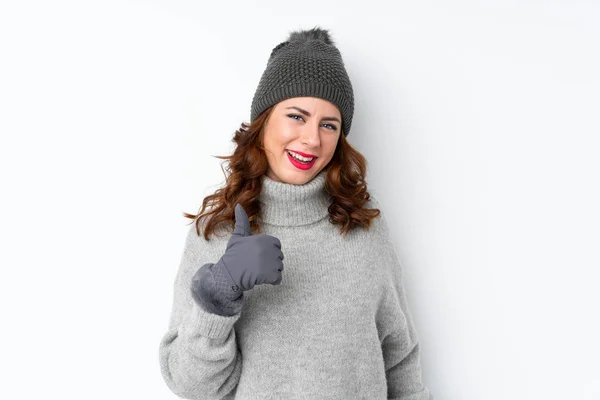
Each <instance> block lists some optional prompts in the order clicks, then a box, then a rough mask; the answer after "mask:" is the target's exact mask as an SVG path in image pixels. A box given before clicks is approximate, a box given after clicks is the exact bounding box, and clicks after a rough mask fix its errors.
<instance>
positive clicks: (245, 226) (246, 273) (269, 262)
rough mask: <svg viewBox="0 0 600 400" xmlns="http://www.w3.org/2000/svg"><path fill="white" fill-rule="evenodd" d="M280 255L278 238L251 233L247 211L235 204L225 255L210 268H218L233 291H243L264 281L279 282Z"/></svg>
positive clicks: (281, 255)
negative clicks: (232, 229) (232, 227)
mask: <svg viewBox="0 0 600 400" xmlns="http://www.w3.org/2000/svg"><path fill="white" fill-rule="evenodd" d="M283 258H284V256H283V252H282V251H281V242H280V240H279V239H278V238H276V237H274V236H271V235H266V234H258V235H252V232H251V230H250V222H249V221H248V214H246V211H245V210H244V208H243V207H242V206H241V205H240V204H236V206H235V229H234V231H233V233H232V235H231V237H230V238H229V241H228V242H227V249H226V251H225V254H223V256H222V257H221V259H220V260H219V261H218V262H217V263H216V264H215V265H214V266H213V267H212V268H213V270H214V269H215V268H217V269H221V271H222V272H223V276H225V277H227V278H229V283H230V284H231V290H232V291H234V292H237V291H240V290H241V291H246V290H250V289H252V288H253V287H254V286H255V285H259V284H264V283H270V284H272V285H279V284H280V283H281V280H282V271H283Z"/></svg>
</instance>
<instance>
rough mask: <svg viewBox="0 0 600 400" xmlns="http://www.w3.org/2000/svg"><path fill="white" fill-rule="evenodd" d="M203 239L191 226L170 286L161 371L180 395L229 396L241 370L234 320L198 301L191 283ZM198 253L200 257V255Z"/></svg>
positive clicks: (211, 397) (167, 381) (231, 396)
mask: <svg viewBox="0 0 600 400" xmlns="http://www.w3.org/2000/svg"><path fill="white" fill-rule="evenodd" d="M204 243H205V239H204V238H203V237H201V236H198V235H197V234H196V231H195V226H194V225H192V227H191V229H190V231H189V233H188V236H187V238H186V243H185V248H184V251H183V255H182V257H181V262H180V265H179V269H178V271H177V274H176V277H175V282H174V287H173V304H172V310H171V316H170V321H169V327H168V330H167V331H166V333H165V334H164V335H163V337H162V340H161V341H160V345H159V361H160V369H161V373H162V376H163V379H164V381H165V382H166V384H167V386H168V387H169V389H170V390H171V391H172V392H173V393H175V394H176V395H178V396H179V397H181V398H184V399H203V400H204V399H232V398H233V397H234V394H235V390H236V388H237V384H238V382H239V378H240V375H241V370H242V354H241V353H240V351H239V348H238V346H237V342H236V333H235V329H234V324H235V323H236V321H237V320H238V319H239V317H240V315H241V313H237V314H235V315H232V316H222V315H217V314H214V313H211V312H209V311H208V310H206V309H205V308H204V307H202V306H201V305H200V304H199V303H197V302H196V301H195V300H194V298H193V296H192V290H191V281H192V277H193V275H194V274H195V272H196V271H197V270H198V268H200V266H201V265H203V264H204V263H206V262H208V260H202V256H201V255H202V254H204V252H203V247H202V246H203V245H204ZM198 255H200V256H198Z"/></svg>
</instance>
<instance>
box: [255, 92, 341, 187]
mask: <svg viewBox="0 0 600 400" xmlns="http://www.w3.org/2000/svg"><path fill="white" fill-rule="evenodd" d="M341 121H342V116H341V114H340V111H339V110H338V108H337V106H335V105H334V104H333V103H330V102H329V101H327V100H323V99H320V98H317V97H294V98H291V99H286V100H283V101H281V102H279V103H278V104H277V105H276V106H275V108H274V109H273V112H272V113H271V116H270V117H269V120H268V121H267V123H266V125H265V131H264V147H265V150H266V153H267V159H268V161H269V168H268V170H267V173H266V175H267V176H268V177H269V178H271V179H273V180H274V181H277V182H284V183H291V184H294V185H303V184H305V183H307V182H309V181H310V180H312V179H313V178H314V177H315V176H316V175H317V174H318V173H319V172H321V170H322V169H323V168H324V167H325V166H326V165H327V164H328V163H329V161H331V159H332V158H333V153H334V152H335V147H336V145H337V142H338V139H339V137H340V134H341V128H342V123H341ZM289 151H292V152H296V154H298V152H300V156H304V160H306V158H311V157H312V160H311V161H310V163H309V164H303V163H302V161H297V160H295V159H293V158H292V156H291V155H290V154H289V153H288V152H289Z"/></svg>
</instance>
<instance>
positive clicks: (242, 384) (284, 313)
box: [159, 27, 433, 400]
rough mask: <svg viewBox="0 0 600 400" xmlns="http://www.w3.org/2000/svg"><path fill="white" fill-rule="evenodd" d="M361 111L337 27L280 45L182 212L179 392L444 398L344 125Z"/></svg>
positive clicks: (171, 364)
mask: <svg viewBox="0 0 600 400" xmlns="http://www.w3.org/2000/svg"><path fill="white" fill-rule="evenodd" d="M353 112H354V96H353V90H352V85H351V83H350V80H349V78H348V74H347V73H346V70H345V67H344V63H343V61H342V58H341V55H340V52H339V50H338V49H337V48H336V46H335V44H334V43H333V41H332V39H331V37H330V34H329V32H328V30H325V29H321V28H318V27H315V28H313V29H311V30H306V31H295V32H291V34H290V35H289V37H288V39H287V40H286V41H284V42H282V43H280V44H279V45H277V46H276V47H275V48H274V49H273V50H272V52H271V55H270V57H269V60H268V63H267V67H266V70H265V71H264V73H263V75H262V78H261V80H260V82H259V84H258V88H257V90H256V93H255V95H254V98H253V101H252V106H251V120H252V121H251V123H250V125H248V124H244V123H242V126H241V128H240V129H239V130H238V131H236V132H235V135H234V138H233V141H234V142H235V143H236V145H237V146H236V149H235V151H234V153H233V155H232V156H229V157H219V158H222V159H227V160H229V168H228V171H229V175H228V176H226V185H225V187H224V188H222V189H219V190H217V191H216V192H215V194H213V195H210V196H207V197H206V198H205V199H204V201H203V204H202V208H201V210H200V212H199V214H198V215H191V214H187V213H186V214H184V215H185V216H186V217H189V218H191V219H193V220H194V224H193V226H192V227H191V228H190V230H189V234H188V236H187V239H186V243H185V248H184V251H183V256H182V259H181V264H180V267H179V270H178V273H177V276H176V278H175V284H174V299H173V308H172V313H171V318H170V324H169V328H168V330H167V332H166V334H165V335H164V337H163V338H162V340H161V342H160V350H159V353H160V367H161V371H162V375H163V378H164V380H165V382H166V384H167V385H168V387H169V388H170V390H171V391H173V392H174V393H175V394H177V395H178V396H180V397H182V398H186V399H261V400H264V399H386V398H393V399H406V400H408V399H410V400H419V399H432V398H433V397H432V395H431V394H430V392H429V390H428V389H427V387H426V386H425V385H424V384H423V383H422V380H421V366H420V342H419V337H418V334H417V331H416V329H415V326H414V324H413V319H412V316H411V313H410V310H409V307H408V304H407V300H406V296H405V292H404V288H403V284H402V269H401V265H400V264H399V261H398V258H397V256H396V253H395V251H394V249H393V247H392V245H391V242H390V240H389V236H388V225H387V222H386V220H385V219H384V215H383V213H381V210H380V209H379V208H378V206H379V203H378V202H377V200H376V199H375V198H374V197H373V196H372V195H370V194H369V192H368V191H367V185H366V182H365V176H366V160H365V158H364V157H363V156H362V155H361V154H360V153H359V152H357V151H356V150H355V149H353V148H352V147H351V146H350V144H349V143H348V142H347V141H346V137H347V136H348V134H349V132H350V127H351V124H352V115H353ZM209 204H210V205H211V206H212V207H211V209H210V210H209V211H207V212H206V213H205V214H203V212H204V210H205V209H207V206H208V205H209ZM211 235H212V236H213V238H212V239H211V238H210V237H209V236H211ZM284 260H285V263H284ZM284 264H285V268H284Z"/></svg>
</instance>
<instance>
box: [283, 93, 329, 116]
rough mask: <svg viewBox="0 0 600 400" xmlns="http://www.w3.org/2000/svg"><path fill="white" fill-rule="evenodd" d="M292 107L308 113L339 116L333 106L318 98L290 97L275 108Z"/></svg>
mask: <svg viewBox="0 0 600 400" xmlns="http://www.w3.org/2000/svg"><path fill="white" fill-rule="evenodd" d="M292 106H296V107H300V108H303V109H305V110H307V111H309V112H310V113H313V112H315V113H323V114H325V113H326V114H337V115H340V112H339V110H338V108H337V106H336V105H335V104H333V103H332V102H330V101H328V100H325V99H321V98H319V97H292V98H289V99H285V100H282V101H280V102H279V103H278V104H277V108H287V107H292Z"/></svg>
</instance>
